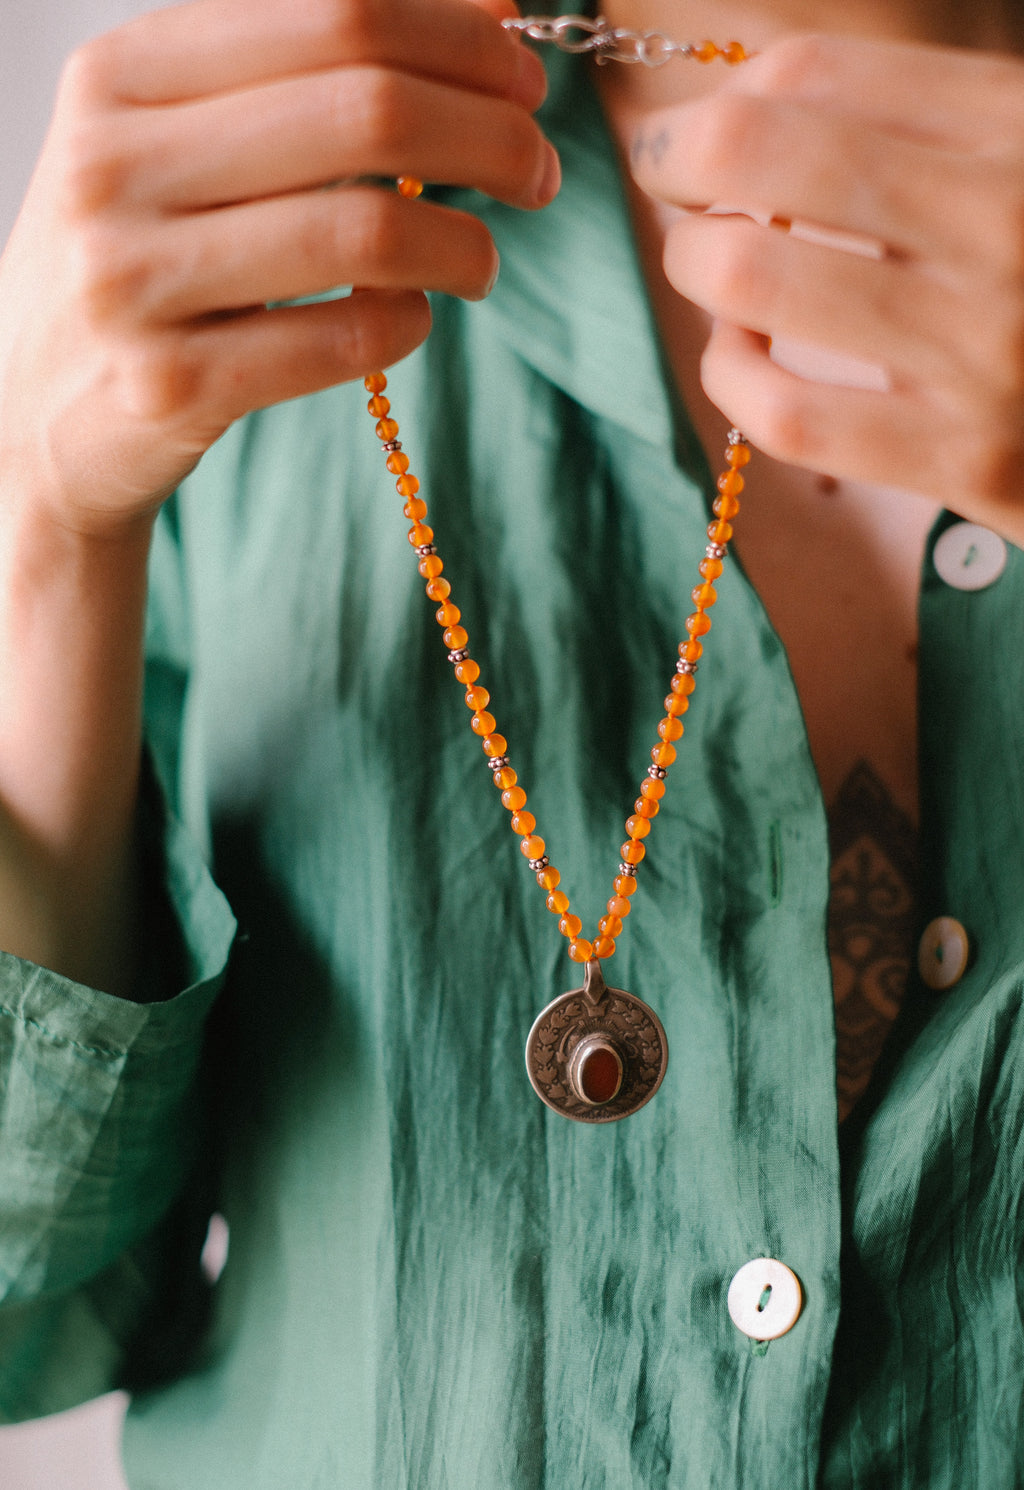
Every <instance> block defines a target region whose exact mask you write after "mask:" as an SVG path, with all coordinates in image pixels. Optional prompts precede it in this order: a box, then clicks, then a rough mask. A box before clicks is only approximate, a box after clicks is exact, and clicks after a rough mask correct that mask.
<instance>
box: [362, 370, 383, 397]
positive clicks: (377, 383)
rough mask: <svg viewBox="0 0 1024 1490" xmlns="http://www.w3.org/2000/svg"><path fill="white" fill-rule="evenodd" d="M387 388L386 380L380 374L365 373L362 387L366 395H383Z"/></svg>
mask: <svg viewBox="0 0 1024 1490" xmlns="http://www.w3.org/2000/svg"><path fill="white" fill-rule="evenodd" d="M387 386H388V380H387V378H386V377H385V376H384V374H383V373H382V372H372V373H367V374H366V377H365V378H364V379H363V387H364V388H365V389H366V391H367V393H383V392H384V389H385V388H386V387H387Z"/></svg>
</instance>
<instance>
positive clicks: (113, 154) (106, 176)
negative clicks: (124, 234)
mask: <svg viewBox="0 0 1024 1490" xmlns="http://www.w3.org/2000/svg"><path fill="white" fill-rule="evenodd" d="M63 146H64V148H63V173H64V175H63V190H64V203H65V208H66V211H67V213H68V215H69V217H70V218H71V219H72V220H73V221H75V220H79V221H81V220H84V219H87V218H90V217H93V216H95V215H97V214H99V213H102V212H105V211H107V210H109V209H110V208H111V207H113V206H114V205H115V204H116V203H117V202H119V201H121V200H123V199H124V197H125V196H126V194H127V189H128V181H129V177H130V176H131V165H130V162H129V160H128V157H127V156H126V154H125V150H124V145H123V143H122V141H121V140H118V139H114V138H112V137H111V134H110V131H109V130H108V129H106V128H105V127H104V126H103V125H102V124H99V123H93V122H88V123H87V122H82V123H79V124H78V125H77V126H76V127H75V128H74V129H72V130H70V131H68V132H67V133H66V134H65V136H64V141H63Z"/></svg>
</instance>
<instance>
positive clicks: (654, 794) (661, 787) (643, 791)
mask: <svg viewBox="0 0 1024 1490" xmlns="http://www.w3.org/2000/svg"><path fill="white" fill-rule="evenodd" d="M640 795H641V796H642V797H650V798H651V801H652V802H660V801H661V799H662V797H663V796H664V795H665V783H664V782H663V781H657V780H656V779H655V778H654V777H653V776H648V777H647V779H646V781H644V782H643V783H642V785H641V787H640Z"/></svg>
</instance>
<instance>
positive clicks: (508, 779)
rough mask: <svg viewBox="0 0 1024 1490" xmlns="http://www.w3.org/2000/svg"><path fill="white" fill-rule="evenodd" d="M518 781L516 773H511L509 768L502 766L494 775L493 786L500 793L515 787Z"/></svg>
mask: <svg viewBox="0 0 1024 1490" xmlns="http://www.w3.org/2000/svg"><path fill="white" fill-rule="evenodd" d="M518 780H519V773H518V771H513V769H512V767H511V766H502V768H501V770H500V771H495V773H494V784H495V786H496V787H498V788H499V790H500V791H505V790H506V789H507V788H508V787H510V786H515V784H516V782H517V781H518Z"/></svg>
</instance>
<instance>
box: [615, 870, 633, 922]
mask: <svg viewBox="0 0 1024 1490" xmlns="http://www.w3.org/2000/svg"><path fill="white" fill-rule="evenodd" d="M612 884H613V885H614V886H615V893H616V895H620V896H625V897H627V898H628V897H629V896H630V895H635V894H636V875H635V874H617V875H616V876H615V878H614V880H613V881H612ZM617 914H618V915H620V916H624V915H625V914H626V912H625V911H618V912H617Z"/></svg>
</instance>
